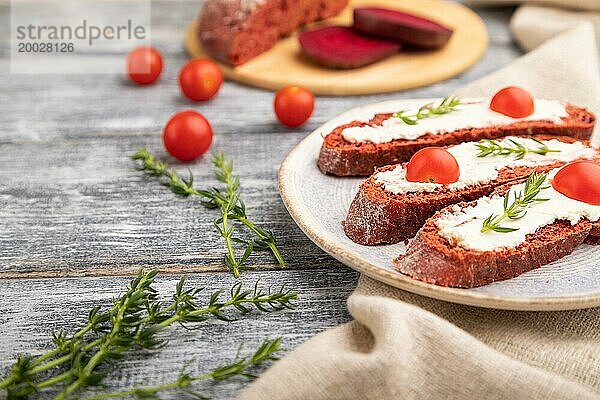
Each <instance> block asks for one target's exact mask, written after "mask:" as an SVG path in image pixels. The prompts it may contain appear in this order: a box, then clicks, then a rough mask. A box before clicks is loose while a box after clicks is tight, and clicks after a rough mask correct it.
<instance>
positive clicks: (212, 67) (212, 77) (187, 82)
mask: <svg viewBox="0 0 600 400" xmlns="http://www.w3.org/2000/svg"><path fill="white" fill-rule="evenodd" d="M222 83H223V73H222V72H221V69H220V68H219V66H218V65H217V64H216V63H214V62H213V61H210V60H203V59H196V60H192V61H190V62H188V63H187V64H185V65H184V66H183V68H181V71H180V72H179V86H181V91H182V92H183V94H184V95H185V96H186V97H187V98H188V99H190V100H194V101H206V100H208V99H211V98H212V97H213V96H214V95H215V94H217V92H218V91H219V89H220V88H221V84H222Z"/></svg>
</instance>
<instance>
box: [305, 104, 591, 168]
mask: <svg viewBox="0 0 600 400" xmlns="http://www.w3.org/2000/svg"><path fill="white" fill-rule="evenodd" d="M566 111H567V113H568V114H569V117H565V118H563V121H564V123H563V124H560V125H557V124H554V123H552V122H547V121H524V122H517V123H514V124H510V125H504V126H494V127H489V128H471V129H461V130H457V131H454V132H448V133H441V134H426V135H424V136H421V137H419V138H417V139H415V140H405V139H397V140H393V141H391V142H387V143H380V144H375V143H371V142H360V143H350V142H348V141H346V140H345V139H344V137H343V136H342V131H343V130H344V129H345V128H350V127H354V126H366V125H380V124H381V123H382V122H383V121H385V120H386V119H388V118H390V117H391V116H392V114H377V115H376V116H375V117H374V118H373V119H372V120H371V121H369V122H368V123H365V122H360V121H354V122H350V123H348V124H345V125H341V126H338V127H337V128H335V129H334V130H333V131H332V132H331V133H330V134H329V135H327V136H326V137H325V139H324V141H323V145H322V146H321V152H320V154H319V160H318V162H317V164H318V166H319V169H320V170H321V171H322V172H323V173H325V174H331V175H338V176H369V175H371V174H372V173H373V170H374V169H375V168H376V167H381V166H384V165H390V164H397V163H401V162H405V161H408V160H410V158H411V157H412V155H413V154H415V153H416V152H417V151H418V150H420V149H422V148H425V147H430V146H449V145H453V144H458V143H462V142H469V141H477V140H481V139H498V138H502V137H506V136H530V135H556V136H570V137H573V138H577V139H589V138H590V136H591V135H592V131H593V129H594V125H595V122H596V117H595V116H594V114H592V113H591V112H589V111H587V110H586V109H584V108H579V107H575V106H572V105H567V106H566Z"/></svg>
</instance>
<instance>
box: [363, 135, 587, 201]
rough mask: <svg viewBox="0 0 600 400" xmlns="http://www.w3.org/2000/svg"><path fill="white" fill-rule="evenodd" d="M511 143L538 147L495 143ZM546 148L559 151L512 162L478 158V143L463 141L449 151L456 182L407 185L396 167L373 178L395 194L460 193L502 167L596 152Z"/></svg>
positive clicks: (552, 144) (555, 143)
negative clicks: (444, 190)
mask: <svg viewBox="0 0 600 400" xmlns="http://www.w3.org/2000/svg"><path fill="white" fill-rule="evenodd" d="M511 140H514V141H515V142H518V143H520V144H522V145H523V146H525V147H527V148H531V149H536V148H539V147H540V144H539V143H537V142H536V141H535V140H533V139H529V138H519V137H507V138H504V139H501V140H498V143H500V144H502V145H504V146H510V147H514V145H513V144H512V143H511V142H510V141H511ZM542 143H544V144H545V145H546V146H547V147H548V148H549V149H552V150H560V151H559V152H551V153H547V154H546V155H541V154H535V153H527V154H526V155H525V157H523V158H522V159H519V160H517V159H515V157H514V156H513V155H508V156H488V157H477V154H478V153H479V150H478V149H477V142H466V143H462V144H459V145H456V146H452V147H449V148H448V152H450V153H451V154H452V155H453V156H454V158H456V161H457V162H458V166H459V168H460V177H459V178H458V181H457V182H454V183H451V184H448V185H442V184H439V183H429V182H409V181H407V180H406V168H405V167H403V166H402V165H398V166H397V167H396V168H394V169H392V170H389V171H384V172H379V173H377V174H376V175H375V181H376V182H378V183H381V184H382V185H383V188H384V189H385V190H386V191H388V192H391V193H394V194H403V193H411V192H433V191H435V190H436V189H439V188H442V187H445V188H447V189H449V190H460V189H463V188H466V187H469V186H473V185H481V184H485V183H488V182H491V181H493V180H494V179H496V178H498V171H499V170H501V169H502V168H505V167H529V166H531V167H533V166H537V165H544V164H552V163H555V162H559V161H562V162H570V161H574V160H577V159H581V158H593V157H596V156H597V155H598V153H597V151H596V150H595V149H593V148H591V147H588V146H586V145H584V144H583V143H581V142H574V143H565V142H561V141H560V140H556V139H552V140H544V141H543V142H542Z"/></svg>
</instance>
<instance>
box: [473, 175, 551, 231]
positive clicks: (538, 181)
mask: <svg viewBox="0 0 600 400" xmlns="http://www.w3.org/2000/svg"><path fill="white" fill-rule="evenodd" d="M546 178H547V174H538V173H537V172H533V173H532V174H531V175H529V178H527V181H526V182H525V187H524V188H523V190H522V191H519V192H516V191H515V192H512V191H511V190H509V191H508V192H507V193H506V194H505V195H504V203H503V207H504V212H503V213H502V215H496V214H492V215H490V216H489V217H487V218H486V219H485V221H483V225H482V227H481V233H485V232H489V231H493V232H499V233H508V232H514V231H517V230H519V228H509V227H506V226H502V225H501V223H502V221H504V220H505V219H507V218H508V219H512V220H515V219H520V218H523V217H524V216H525V214H527V210H526V209H527V207H529V206H530V205H532V204H534V203H539V202H543V201H547V200H548V199H544V198H539V197H538V196H539V194H540V192H541V191H542V190H544V189H547V188H549V187H550V186H544V183H545V182H546ZM511 192H512V193H513V200H512V202H510V197H511V196H510V194H511Z"/></svg>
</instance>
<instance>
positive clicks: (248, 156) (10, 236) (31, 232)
mask: <svg viewBox="0 0 600 400" xmlns="http://www.w3.org/2000/svg"><path fill="white" fill-rule="evenodd" d="M298 136H299V135H298V134H289V135H285V136H282V137H280V138H276V137H274V136H272V135H270V134H259V133H257V134H255V135H254V137H253V140H251V141H248V142H247V144H246V146H245V148H241V147H233V148H231V149H230V150H229V155H230V156H231V157H232V158H233V159H234V160H236V165H237V167H236V168H237V170H238V171H239V173H240V174H241V175H242V177H243V178H242V184H243V191H244V200H245V202H246V204H247V207H248V210H249V211H248V213H249V215H250V216H251V217H252V218H253V219H254V220H255V221H256V222H257V223H259V224H262V225H263V226H265V227H267V228H268V229H272V230H273V231H274V232H275V234H276V237H277V238H279V240H280V245H281V251H282V253H283V255H284V257H285V259H286V261H287V262H288V265H289V267H290V268H308V267H311V266H316V265H320V266H328V267H337V266H339V264H338V263H337V262H335V261H334V260H332V259H331V258H329V257H326V256H325V254H324V253H323V252H322V251H321V250H319V249H318V248H317V247H316V246H315V245H313V244H312V243H311V242H310V241H309V240H308V239H307V238H306V237H305V236H304V235H303V234H302V232H301V231H300V229H298V228H297V227H296V225H295V224H294V223H293V221H292V220H291V218H290V217H289V215H288V213H287V211H286V210H285V207H284V206H283V204H282V202H281V200H280V199H279V194H278V190H277V187H276V174H277V168H278V167H277V166H278V165H279V162H280V161H281V158H282V157H283V155H284V153H286V152H287V150H288V149H289V148H291V147H292V146H293V145H294V143H295V142H296V141H297V140H298ZM156 142H158V138H155V137H147V136H113V135H108V136H99V137H94V138H87V139H85V138H82V139H78V140H74V139H71V140H69V141H63V140H58V141H53V142H45V143H37V142H31V143H20V144H5V145H3V146H2V147H3V148H4V149H5V150H6V151H3V152H0V181H1V182H3V184H2V185H0V209H1V210H2V211H1V212H0V215H1V217H0V262H1V263H2V265H3V268H2V270H1V271H0V278H8V277H15V276H22V275H24V276H37V277H41V276H58V275H61V276H74V275H81V274H86V275H110V274H129V273H135V272H136V271H137V270H138V269H139V268H140V267H145V266H151V267H160V268H162V269H168V270H173V271H184V270H187V271H189V270H194V269H200V270H206V269H210V270H214V269H219V270H222V262H221V261H222V257H223V254H224V245H223V241H222V239H221V237H220V236H219V235H218V233H217V232H216V230H215V228H214V226H213V224H212V221H213V220H214V219H215V218H216V216H217V215H218V211H215V210H207V209H206V208H204V207H203V206H202V205H201V204H200V202H199V199H197V198H181V197H177V196H175V195H174V194H173V193H171V192H170V190H169V189H168V188H166V187H164V186H162V185H160V184H159V182H158V181H157V180H156V178H153V177H149V176H145V175H144V174H143V173H141V172H139V171H137V170H136V169H135V167H134V166H135V164H134V162H133V161H131V160H130V159H129V156H130V155H131V154H132V151H133V149H136V148H137V147H140V146H143V145H145V144H151V147H150V148H151V149H152V150H156V152H157V153H159V154H162V150H159V147H160V144H159V143H156ZM225 147H226V146H224V145H223V140H222V139H220V138H218V139H217V143H216V144H215V148H225ZM15 154H19V157H15V156H14V155H15ZM179 169H180V170H182V172H183V173H185V174H187V171H186V170H185V167H181V166H179ZM190 169H191V170H192V171H193V173H194V174H195V175H196V183H197V185H199V186H200V187H202V186H204V187H211V186H212V185H214V184H215V183H216V182H215V180H214V178H213V177H212V167H211V166H210V163H209V160H208V158H207V159H205V160H202V161H201V162H199V163H196V164H193V165H190ZM251 263H252V264H253V265H256V266H262V267H264V268H276V264H275V263H274V261H273V259H272V257H271V256H270V255H269V254H268V253H264V254H261V255H257V256H256V257H253V258H252V260H251Z"/></svg>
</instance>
